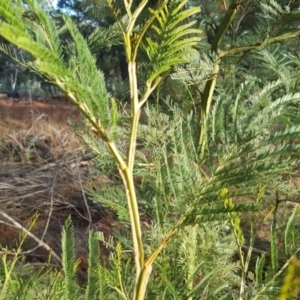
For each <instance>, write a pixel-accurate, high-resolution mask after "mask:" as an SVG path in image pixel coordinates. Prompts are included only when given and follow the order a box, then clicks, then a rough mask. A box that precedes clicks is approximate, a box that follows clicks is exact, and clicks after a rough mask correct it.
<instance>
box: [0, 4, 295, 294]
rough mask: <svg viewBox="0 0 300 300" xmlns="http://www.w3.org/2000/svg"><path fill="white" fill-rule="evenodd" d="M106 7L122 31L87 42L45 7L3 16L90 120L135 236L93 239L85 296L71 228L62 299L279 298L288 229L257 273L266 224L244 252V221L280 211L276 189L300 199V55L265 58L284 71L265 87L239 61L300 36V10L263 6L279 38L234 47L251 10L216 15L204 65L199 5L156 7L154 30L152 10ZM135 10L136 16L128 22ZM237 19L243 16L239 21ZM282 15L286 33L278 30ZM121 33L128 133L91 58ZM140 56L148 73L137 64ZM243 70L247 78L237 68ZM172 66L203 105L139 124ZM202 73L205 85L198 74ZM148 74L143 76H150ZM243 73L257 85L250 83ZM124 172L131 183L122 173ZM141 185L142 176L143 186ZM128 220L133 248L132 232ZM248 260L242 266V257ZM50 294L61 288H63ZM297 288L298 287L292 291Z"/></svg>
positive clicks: (93, 144) (87, 126)
mask: <svg viewBox="0 0 300 300" xmlns="http://www.w3.org/2000/svg"><path fill="white" fill-rule="evenodd" d="M225 2H226V1H225ZM225 2H224V3H225ZM226 3H227V2H226ZM108 4H109V6H110V7H111V9H112V13H113V14H114V17H115V18H116V20H117V24H118V25H119V31H114V30H112V29H111V28H108V29H107V30H106V31H105V32H104V33H100V31H99V30H96V31H94V32H93V33H92V34H91V35H90V38H89V39H87V40H86V39H85V38H84V36H83V34H82V33H81V32H80V30H79V29H78V28H77V26H76V25H75V23H74V21H72V19H71V18H70V17H64V18H63V20H64V23H65V25H64V26H63V27H62V28H61V29H60V28H58V27H59V26H58V25H57V24H56V23H55V22H54V21H53V20H52V18H51V15H50V14H49V13H47V12H44V11H43V10H42V9H41V8H40V6H39V5H38V2H37V1H34V0H28V1H26V4H23V2H22V1H9V0H5V1H4V3H3V5H2V4H1V6H0V16H1V21H0V35H2V36H3V37H4V38H6V39H7V40H8V41H10V42H12V43H14V44H15V45H16V46H18V47H20V48H22V49H24V50H26V51H28V52H29V53H30V54H31V56H32V60H29V59H28V60H26V61H24V60H22V61H21V62H22V63H23V64H25V65H26V66H28V67H30V68H31V69H33V70H34V71H36V72H38V73H39V74H40V75H42V76H44V77H45V78H46V79H47V80H49V81H50V82H53V83H55V84H56V85H57V86H59V87H60V88H61V89H62V90H63V91H64V92H65V93H66V94H67V95H68V96H69V98H70V100H71V101H73V102H74V103H75V104H76V105H77V107H78V109H79V110H80V111H81V112H82V114H83V116H84V120H83V121H82V123H78V124H76V123H74V122H72V125H73V126H74V128H75V129H76V130H77V132H78V133H79V134H80V135H81V136H82V137H83V139H84V141H85V142H86V143H87V144H88V145H89V146H90V148H91V149H92V155H93V156H94V157H95V159H96V160H97V161H98V168H99V169H100V171H101V172H102V173H103V172H107V173H109V175H110V178H113V179H115V181H114V183H113V184H112V182H111V181H110V182H108V181H107V182H103V183H102V187H101V191H96V192H95V191H91V192H90V195H91V196H92V197H93V199H94V200H95V201H97V202H99V203H101V204H102V205H103V206H105V207H107V208H110V211H111V212H112V213H114V214H115V216H116V217H117V219H118V221H119V224H122V225H123V226H124V231H125V234H124V236H125V237H124V236H123V237H119V238H118V241H116V243H115V244H114V243H113V241H112V240H111V239H110V240H109V241H105V240H104V238H103V235H101V234H98V235H97V234H92V233H91V234H90V235H89V249H90V254H89V269H88V280H87V285H86V288H85V290H84V291H83V289H82V288H81V287H79V286H78V284H77V283H76V271H77V267H78V262H75V246H74V237H73V229H72V225H71V220H70V219H68V220H67V221H66V223H65V226H64V230H63V237H62V248H63V271H64V273H63V275H62V276H63V280H62V282H63V283H62V288H59V289H58V291H59V292H58V293H63V295H62V294H59V297H63V298H65V299H75V298H76V297H80V296H83V294H84V297H85V299H94V298H97V297H99V298H100V299H130V298H133V299H189V300H190V299H193V298H199V297H201V299H228V295H232V298H233V299H234V298H235V297H236V298H237V297H239V299H243V298H245V299H246V298H248V299H252V300H253V299H258V297H260V296H261V297H276V296H278V295H279V291H280V285H281V280H282V277H283V273H284V270H285V269H286V267H287V263H286V264H284V266H283V267H281V265H280V252H279V251H278V250H279V249H278V243H277V234H278V232H277V228H276V227H275V226H274V227H273V228H272V232H271V235H270V244H271V251H270V255H269V256H267V254H262V256H261V257H260V258H258V259H257V262H256V266H255V268H254V269H252V270H250V263H251V256H252V254H253V252H254V251H253V248H254V234H255V230H256V226H254V224H253V220H252V221H251V222H252V223H251V226H250V227H251V238H250V241H249V245H246V238H245V236H244V232H243V229H242V227H241V220H242V216H243V214H242V213H241V212H245V211H258V210H260V209H263V208H265V207H268V208H269V206H270V203H267V200H269V199H268V198H267V197H269V198H270V196H271V195H272V193H271V192H272V191H273V190H274V189H276V191H277V192H278V193H285V194H288V193H289V192H290V187H289V185H288V183H287V182H286V178H287V177H288V176H289V175H290V174H291V173H292V172H293V167H294V166H295V165H297V164H298V163H299V160H298V154H299V146H300V145H299V134H300V127H299V125H298V124H299V114H298V106H299V100H300V94H299V93H297V92H298V82H297V80H294V79H292V78H293V76H294V75H295V74H297V71H295V69H294V67H295V66H297V67H299V65H300V64H299V59H298V58H297V56H296V55H289V56H285V57H283V56H281V55H280V54H279V53H278V52H277V51H276V49H275V50H274V49H273V50H272V49H271V50H272V51H271V52H269V51H266V50H263V51H260V52H257V53H256V57H257V58H258V59H259V61H261V62H264V63H265V64H266V65H267V66H268V67H269V69H270V70H273V71H275V72H274V75H273V76H272V78H271V77H268V78H267V79H262V78H259V77H258V76H257V74H256V72H255V70H254V71H252V72H250V71H249V72H246V71H245V69H246V66H247V63H248V62H247V61H246V62H245V66H244V68H239V67H238V65H237V63H236V62H237V60H238V59H239V58H240V57H238V56H239V55H240V53H242V52H247V51H248V52H249V51H251V50H254V49H256V50H257V49H259V47H260V46H267V45H269V44H271V43H275V42H278V41H281V40H284V39H286V38H288V37H293V36H295V35H296V34H298V31H299V29H298V27H297V26H298V17H299V16H298V14H296V13H294V12H292V13H291V12H290V11H288V10H287V9H283V8H282V7H281V6H279V5H278V4H277V3H276V2H275V1H261V3H260V4H259V3H258V2H256V1H255V5H257V6H255V7H256V8H257V7H260V8H261V12H264V13H265V14H266V17H263V18H262V20H263V22H265V28H263V30H265V31H266V32H267V33H268V35H269V38H266V36H265V35H264V36H263V33H262V30H260V31H258V32H257V36H256V38H257V37H258V41H256V43H254V44H253V41H254V40H255V39H254V38H253V36H251V38H252V39H251V40H247V38H246V37H245V39H243V40H236V38H235V36H236V34H237V33H238V28H239V25H237V26H236V27H235V26H233V25H234V24H237V23H241V20H242V19H243V14H240V12H239V11H238V9H239V8H243V4H244V1H232V2H231V5H229V6H228V8H226V9H225V10H224V11H223V12H220V13H218V14H217V15H218V16H223V17H222V18H220V21H218V22H216V21H214V20H213V19H214V17H211V16H210V18H211V19H212V23H215V24H212V26H213V25H217V26H214V27H213V28H214V31H215V32H214V34H215V35H214V37H213V40H212V43H211V53H210V54H202V53H200V54H199V55H197V54H196V52H195V50H194V47H195V46H196V45H197V44H198V42H199V40H200V38H199V34H200V32H201V31H200V29H198V28H196V29H195V28H194V26H195V25H196V24H197V21H196V14H197V13H198V12H199V8H197V7H195V6H190V5H189V3H188V1H187V0H186V1H183V2H179V1H169V2H166V3H165V2H159V3H158V5H157V6H156V7H155V8H150V9H149V14H147V15H146V18H145V20H146V21H145V22H144V20H143V21H141V19H142V12H143V10H144V9H145V7H146V5H147V1H141V2H140V3H138V4H137V5H133V2H132V1H124V7H122V8H120V7H119V2H116V1H109V3H108ZM214 5H216V2H215V1H214ZM245 5H246V8H247V3H246V4H245ZM203 6H205V3H204V2H203ZM204 8H205V10H206V12H208V9H207V7H204ZM124 11H126V13H127V19H126V18H123V16H122V14H123V13H124ZM245 11H246V10H245ZM20 16H21V18H20ZM207 16H209V13H207ZM270 16H273V17H274V18H273V20H269V19H270V18H269V17H270ZM237 17H241V19H239V20H240V22H238V20H237ZM282 18H283V19H285V18H286V20H287V24H288V26H284V27H280V28H279V29H278V26H277V27H274V28H275V30H273V26H275V25H276V24H277V25H278V24H281V23H282ZM215 19H217V18H215ZM236 22H237V23H236ZM271 25H272V26H271ZM291 27H292V29H291ZM234 28H236V30H234ZM294 29H295V30H294ZM66 32H68V33H69V34H70V37H71V39H70V40H67V42H66V41H62V39H63V34H65V33H66ZM120 32H121V33H122V36H123V39H124V41H123V43H124V48H125V53H126V58H127V63H128V73H129V87H130V99H131V113H130V116H129V117H127V120H126V121H127V123H126V122H124V123H122V121H123V120H124V119H122V117H120V113H119V111H118V107H117V104H116V100H115V99H114V98H110V95H109V94H108V92H107V89H106V85H105V80H104V76H103V74H102V72H101V71H99V70H98V68H97V65H96V59H95V57H94V55H93V54H92V53H93V52H95V51H96V50H97V49H102V47H106V46H111V45H113V44H114V45H117V44H118V43H119V36H120ZM227 32H229V34H226V33H227ZM115 38H116V40H115V41H112V40H113V39H115ZM221 47H222V49H221ZM141 48H142V50H143V51H144V53H145V54H146V55H147V58H148V65H147V64H145V65H143V64H141V65H140V64H138V63H139V60H138V59H139V58H140V56H139V55H140V49H141ZM3 49H4V48H3ZM257 51H258V50H257ZM231 56H232V58H231ZM235 56H236V57H235ZM15 59H18V58H17V57H15ZM194 60H195V61H194ZM142 62H143V63H144V61H142ZM223 62H224V65H222V64H221V63H223ZM185 63H188V65H187V67H188V68H191V70H187V69H186V66H185V65H184V64H185ZM226 63H227V65H226ZM232 65H234V66H235V69H233V70H231V71H230V70H228V69H229V68H230V66H232ZM193 66H195V68H193ZM222 66H223V67H224V69H226V70H225V75H226V72H228V74H230V76H229V77H228V78H226V76H224V78H222V79H220V80H219V81H218V80H217V79H218V78H219V76H220V74H222V72H223V71H222ZM137 68H138V70H137ZM176 68H178V69H176ZM174 69H175V70H176V73H175V74H173V76H172V78H174V79H177V80H181V82H183V84H184V85H185V86H186V90H185V93H189V95H190V98H188V99H183V102H184V101H187V102H188V105H182V106H181V107H184V108H185V109H186V108H190V107H192V106H193V105H194V109H193V111H194V113H191V114H189V115H187V113H186V110H185V111H184V110H182V109H181V108H180V106H177V105H174V104H173V103H172V101H165V103H164V107H165V108H166V107H167V112H166V111H164V112H161V111H160V109H159V107H158V108H155V109H154V108H152V107H151V106H150V105H149V106H148V107H147V108H146V113H147V115H148V118H147V124H144V125H140V126H139V127H138V123H139V118H140V114H141V109H142V106H143V105H144V104H145V102H146V101H147V100H148V99H149V97H150V95H151V93H153V91H154V89H155V88H156V87H158V85H159V84H161V83H162V80H163V79H164V77H166V76H167V75H169V74H170V73H171V72H172V71H174ZM204 69H205V74H204V76H203V74H201V72H200V71H201V70H204ZM199 70H200V71H199ZM138 71H142V73H144V76H143V77H142V78H140V77H139V76H138ZM180 72H183V73H184V74H183V75H182V74H179V73H180ZM240 74H243V76H242V77H241V78H243V79H246V80H245V81H244V80H239V78H238V75H240ZM273 77H274V78H273ZM143 78H145V81H143V80H141V79H143ZM277 79H278V80H277ZM274 80H275V81H274ZM202 81H203V84H201V82H202ZM190 85H191V86H193V87H194V89H193V88H192V87H191V86H190ZM214 94H215V95H214ZM213 96H214V97H213ZM197 97H198V98H201V101H200V99H197ZM179 98H180V97H179ZM191 99H192V103H190V102H191ZM200 108H201V109H200ZM128 121H129V125H128ZM119 125H121V126H119ZM199 132H200V139H199V138H198V137H197V135H199ZM142 150H144V152H143V151H142ZM110 157H111V158H110ZM115 165H117V167H118V171H119V174H117V172H113V169H114V166H115ZM134 179H139V181H138V183H137V182H136V181H135V180H134ZM121 184H122V187H121ZM94 189H95V187H94ZM237 197H240V198H237ZM240 200H242V201H240ZM126 201H127V207H125V205H124V203H125V202H126ZM235 202H237V203H235ZM298 211H299V209H298V208H297V209H296V210H295V212H294V214H292V216H291V218H290V220H289V221H288V224H287V228H286V232H285V243H286V245H285V247H286V248H285V250H286V254H287V255H293V254H295V253H297V252H298V244H299V236H298V235H297V234H295V224H296V216H297V214H298ZM253 216H256V215H255V213H252V217H253ZM129 224H130V229H131V241H130V242H129V241H128V238H127V235H128V234H129V233H128V231H127V230H126V229H127V227H129ZM255 225H257V224H255ZM257 226H258V225H257ZM116 236H117V235H116ZM99 241H101V243H102V245H103V244H104V245H106V246H108V248H109V250H110V253H111V254H110V259H109V265H108V266H107V268H104V267H103V266H101V265H100V263H99ZM246 246H247V247H248V250H247V251H246V253H245V254H244V247H246ZM236 252H237V254H238V255H237V256H238V258H236V260H235V261H234V254H235V253H236ZM267 258H268V259H267ZM133 260H134V263H133ZM268 260H269V261H268ZM267 263H268V264H269V265H267ZM133 266H134V267H135V268H133ZM152 269H153V276H150V274H151V272H152ZM11 270H12V269H11V268H10V269H9V272H7V270H6V269H5V268H4V271H5V272H4V273H5V276H6V281H4V285H3V289H2V291H3V293H5V292H6V290H7V289H8V286H9V284H10V281H9V280H8V279H10V278H11ZM289 272H290V274H293V271H289ZM38 277H39V276H38V275H37V278H36V280H37V281H38ZM148 282H149V288H147V285H148ZM51 284H52V285H53V287H56V286H59V284H58V283H56V281H55V280H54V281H52V283H51ZM56 284H57V285H56ZM12 285H13V287H12V290H13V289H14V288H15V286H17V287H16V288H15V290H16V291H18V292H19V291H20V289H21V287H20V285H19V283H15V282H12ZM290 286H291V285H289V283H286V284H285V285H284V289H286V287H287V289H288V288H289V287H290ZM49 295H50V294H49ZM51 295H52V294H51ZM55 295H56V296H57V294H55ZM261 299H264V298H261ZM266 299H267V298H266ZM270 299H272V298H270Z"/></svg>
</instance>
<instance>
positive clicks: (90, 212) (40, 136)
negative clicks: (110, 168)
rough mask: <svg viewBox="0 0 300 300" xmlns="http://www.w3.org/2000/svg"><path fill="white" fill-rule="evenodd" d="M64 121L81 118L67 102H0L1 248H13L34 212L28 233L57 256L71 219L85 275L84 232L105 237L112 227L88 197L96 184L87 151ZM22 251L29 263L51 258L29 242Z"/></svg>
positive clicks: (28, 240)
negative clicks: (63, 227)
mask: <svg viewBox="0 0 300 300" xmlns="http://www.w3.org/2000/svg"><path fill="white" fill-rule="evenodd" d="M68 119H72V120H77V121H79V120H80V114H79V112H78V110H77V109H76V107H75V106H74V105H72V104H70V103H67V102H65V101H55V100H54V101H50V102H34V101H20V102H14V101H12V100H8V99H7V100H0V245H1V246H2V247H6V246H7V247H8V248H13V247H15V246H16V245H17V244H18V241H19V236H20V228H21V227H22V226H23V227H26V226H27V225H28V222H29V221H30V218H31V217H32V216H33V215H34V214H35V213H36V212H37V213H38V214H39V218H38V220H37V222H36V224H35V225H34V227H33V229H32V233H33V234H34V235H35V236H36V237H37V238H38V239H39V240H40V241H43V242H44V243H45V244H47V245H49V246H50V247H52V248H53V250H54V252H56V253H57V254H58V255H60V252H61V246H60V240H61V236H60V234H61V228H62V225H63V223H64V221H65V219H66V217H67V216H68V215H69V214H70V215H71V216H72V219H73V223H74V226H75V238H76V253H77V257H78V258H80V259H81V264H80V267H81V268H82V269H86V267H87V245H86V242H87V232H88V229H90V228H93V229H95V230H101V231H103V232H104V234H106V235H109V234H110V233H111V227H112V225H111V223H113V221H111V222H110V221H109V216H106V217H104V212H103V209H101V207H100V206H99V205H98V204H95V203H93V202H92V201H90V199H89V197H88V188H89V187H90V182H91V181H93V185H94V184H95V182H97V180H98V179H97V178H95V177H93V178H91V174H90V173H91V172H90V169H91V166H90V164H91V162H90V161H89V159H88V155H87V149H86V147H84V144H83V142H82V141H81V140H80V138H79V137H78V136H77V135H75V133H74V130H73V129H72V128H71V126H70V125H69V124H68V121H67V120H68ZM101 179H102V180H105V178H104V177H103V176H102V178H101ZM9 218H11V219H9ZM16 225H17V226H19V228H16ZM24 251H26V252H27V259H28V260H30V261H32V262H45V261H47V257H48V255H49V253H48V251H47V250H46V249H45V247H43V246H40V247H37V242H36V241H34V239H32V238H28V239H27V240H26V243H25V244H24ZM54 261H55V259H54ZM55 263H57V261H56V262H55Z"/></svg>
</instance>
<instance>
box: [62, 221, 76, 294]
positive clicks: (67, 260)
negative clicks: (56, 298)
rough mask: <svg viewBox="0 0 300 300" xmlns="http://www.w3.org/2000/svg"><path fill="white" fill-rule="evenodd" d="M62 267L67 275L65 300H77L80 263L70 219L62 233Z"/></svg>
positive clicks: (65, 279)
mask: <svg viewBox="0 0 300 300" xmlns="http://www.w3.org/2000/svg"><path fill="white" fill-rule="evenodd" d="M62 265H63V270H64V273H65V275H64V281H65V293H64V294H65V299H76V297H77V294H78V286H77V284H76V270H77V267H78V262H75V244H74V230H73V226H72V220H71V218H70V217H69V218H68V219H67V220H66V222H65V225H64V228H63V233H62Z"/></svg>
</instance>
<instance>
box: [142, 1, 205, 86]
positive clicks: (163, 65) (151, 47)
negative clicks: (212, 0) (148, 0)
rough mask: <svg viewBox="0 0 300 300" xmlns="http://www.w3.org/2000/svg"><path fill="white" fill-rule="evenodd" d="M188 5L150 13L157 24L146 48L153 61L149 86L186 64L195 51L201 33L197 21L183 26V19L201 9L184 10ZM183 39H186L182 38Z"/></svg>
mask: <svg viewBox="0 0 300 300" xmlns="http://www.w3.org/2000/svg"><path fill="white" fill-rule="evenodd" d="M186 3H187V0H184V1H172V2H171V3H170V4H169V5H165V6H164V7H163V8H162V9H161V10H160V11H159V12H157V11H153V10H150V12H151V14H153V15H155V19H156V21H157V23H156V24H153V25H152V27H151V28H152V30H153V31H154V34H153V37H152V36H151V37H147V38H146V39H145V41H144V43H143V49H144V50H145V52H146V53H147V56H148V58H149V60H150V64H151V65H150V68H151V69H150V72H149V77H148V79H147V83H148V84H149V85H151V84H152V82H153V81H154V80H155V79H157V78H158V77H160V76H161V75H162V74H165V73H166V72H168V71H169V70H170V68H171V67H172V66H174V65H176V64H181V63H186V62H187V56H188V55H190V54H192V53H194V52H195V51H194V50H193V49H192V47H193V46H195V45H196V44H197V43H198V42H199V40H200V37H199V34H200V33H201V30H199V29H193V28H192V26H193V25H194V24H195V21H191V22H188V23H185V24H182V22H183V21H184V20H187V19H188V18H189V17H191V16H193V15H195V14H196V13H198V12H199V11H200V9H199V7H192V8H188V9H182V8H183V7H184V6H185V5H186ZM183 37H184V38H183Z"/></svg>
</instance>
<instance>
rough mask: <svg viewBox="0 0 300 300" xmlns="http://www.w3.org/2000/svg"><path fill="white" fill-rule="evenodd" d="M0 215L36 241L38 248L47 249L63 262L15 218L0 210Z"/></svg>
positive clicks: (59, 259)
mask: <svg viewBox="0 0 300 300" xmlns="http://www.w3.org/2000/svg"><path fill="white" fill-rule="evenodd" d="M0 215H1V216H2V217H3V218H5V219H6V220H8V221H9V222H11V223H12V224H13V225H14V226H15V227H16V228H18V229H20V230H21V231H22V232H24V233H25V234H26V235H28V236H30V237H31V238H32V239H33V240H34V241H36V242H37V243H38V246H41V247H43V248H45V249H46V250H47V251H48V252H50V253H51V256H52V257H53V258H54V259H56V260H57V261H58V262H59V263H61V262H62V260H61V258H60V257H59V256H58V255H57V254H56V253H55V252H54V251H53V250H52V249H51V248H50V247H49V246H48V245H47V244H46V243H45V242H43V241H42V240H41V239H39V238H38V237H37V236H35V235H34V234H32V233H31V232H30V231H28V230H27V229H26V228H25V227H23V226H22V225H21V224H20V223H18V222H17V221H15V220H14V219H13V218H11V217H10V216H9V215H7V214H6V213H5V212H3V211H1V210H0Z"/></svg>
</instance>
